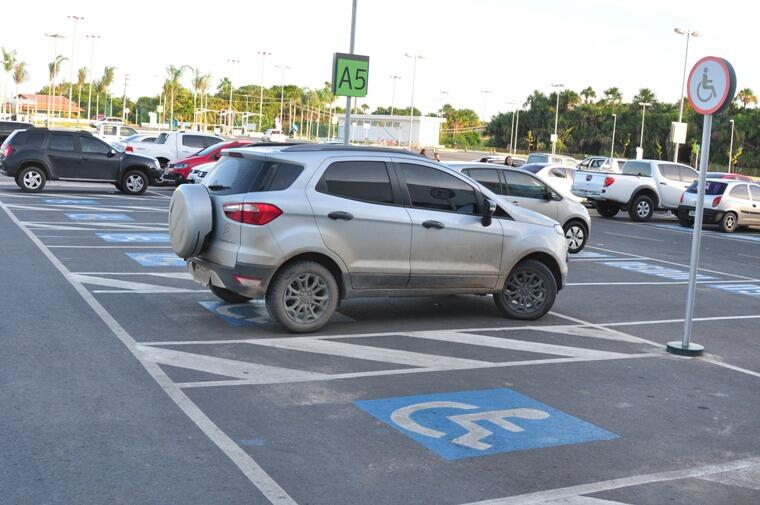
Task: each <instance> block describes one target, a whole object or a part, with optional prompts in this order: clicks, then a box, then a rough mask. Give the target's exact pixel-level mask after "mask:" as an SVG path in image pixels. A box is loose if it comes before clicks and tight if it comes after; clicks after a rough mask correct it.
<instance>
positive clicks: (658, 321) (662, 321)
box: [599, 314, 760, 328]
mask: <svg viewBox="0 0 760 505" xmlns="http://www.w3.org/2000/svg"><path fill="white" fill-rule="evenodd" d="M743 319H760V314H749V315H743V316H712V317H695V318H694V321H695V322H706V321H740V320H743ZM683 321H684V320H683V318H681V319H652V320H650V321H625V322H615V323H599V326H600V327H602V328H607V327H610V326H648V325H650V324H673V323H683Z"/></svg>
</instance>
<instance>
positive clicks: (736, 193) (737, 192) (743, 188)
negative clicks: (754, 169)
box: [728, 184, 749, 200]
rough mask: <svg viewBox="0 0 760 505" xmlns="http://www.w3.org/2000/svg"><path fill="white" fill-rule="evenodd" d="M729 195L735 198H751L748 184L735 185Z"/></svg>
mask: <svg viewBox="0 0 760 505" xmlns="http://www.w3.org/2000/svg"><path fill="white" fill-rule="evenodd" d="M728 195H729V196H731V197H733V198H740V199H742V200H749V189H747V185H746V184H741V185H739V186H734V187H733V188H732V189H731V192H730V193H729V194H728Z"/></svg>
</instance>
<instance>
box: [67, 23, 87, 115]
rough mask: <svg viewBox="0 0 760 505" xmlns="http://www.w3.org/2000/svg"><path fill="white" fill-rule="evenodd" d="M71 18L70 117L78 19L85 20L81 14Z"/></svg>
mask: <svg viewBox="0 0 760 505" xmlns="http://www.w3.org/2000/svg"><path fill="white" fill-rule="evenodd" d="M67 17H68V18H69V19H73V20H74V29H73V31H72V33H71V59H70V60H69V84H70V86H69V116H68V118H69V119H71V99H72V96H71V93H72V88H73V86H71V84H73V83H74V47H75V46H76V39H77V21H83V20H84V18H83V17H80V16H67Z"/></svg>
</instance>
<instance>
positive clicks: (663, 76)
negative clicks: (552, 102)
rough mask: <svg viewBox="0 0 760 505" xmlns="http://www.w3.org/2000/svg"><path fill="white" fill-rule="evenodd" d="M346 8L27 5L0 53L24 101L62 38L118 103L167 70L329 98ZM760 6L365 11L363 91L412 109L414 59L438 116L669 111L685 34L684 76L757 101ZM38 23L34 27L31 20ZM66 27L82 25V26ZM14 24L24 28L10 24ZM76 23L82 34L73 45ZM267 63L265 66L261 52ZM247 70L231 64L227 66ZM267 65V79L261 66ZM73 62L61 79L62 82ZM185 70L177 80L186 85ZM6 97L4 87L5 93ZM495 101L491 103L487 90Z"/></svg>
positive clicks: (422, 5) (409, 2)
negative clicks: (537, 99) (686, 32)
mask: <svg viewBox="0 0 760 505" xmlns="http://www.w3.org/2000/svg"><path fill="white" fill-rule="evenodd" d="M351 3H352V2H351V0H321V1H318V0H287V1H273V0H265V1H262V0H248V1H245V2H243V1H225V0H218V1H216V2H213V3H209V2H198V1H196V0H186V1H179V0H157V1H156V0H154V1H151V2H148V1H145V0H132V1H131V2H125V3H121V2H104V1H102V0H67V1H63V2H53V1H51V0H45V1H44V2H41V4H42V5H40V6H39V8H38V9H37V10H35V12H34V13H33V14H30V12H29V7H28V6H26V5H25V4H24V3H23V2H9V3H8V4H7V5H4V6H3V14H4V16H3V18H4V19H5V23H4V26H3V29H2V31H0V46H2V47H5V48H6V49H16V50H17V51H18V55H19V58H20V59H21V60H23V61H26V62H27V64H28V68H29V73H30V74H31V80H30V81H29V82H28V83H26V84H25V85H23V86H22V88H21V89H20V90H19V91H21V92H24V91H26V92H30V91H36V90H37V89H39V88H40V87H42V86H43V85H45V84H46V82H47V70H46V67H47V63H48V62H50V61H52V59H53V55H54V46H53V42H52V39H48V38H46V37H45V33H59V34H61V35H64V36H65V37H66V39H63V40H59V41H58V47H57V50H58V53H59V54H62V55H64V56H66V57H67V58H70V57H71V53H72V40H73V41H74V47H73V49H74V58H73V69H74V71H73V72H72V74H73V75H76V69H77V68H79V67H82V66H89V65H90V58H91V49H92V46H91V39H86V38H85V35H87V34H97V35H100V36H101V38H100V39H97V43H96V44H95V48H94V53H93V54H94V58H93V68H94V69H95V72H94V73H95V75H98V76H99V75H101V74H102V71H103V66H104V65H112V66H115V67H116V78H115V83H114V85H113V86H112V88H111V91H112V93H114V94H116V95H121V94H122V92H123V86H124V76H125V74H128V75H129V82H128V86H127V95H128V96H129V97H130V98H132V99H135V98H137V97H139V96H142V95H157V94H158V93H159V92H160V86H161V82H162V81H163V79H164V78H165V72H166V71H165V69H166V67H167V66H168V65H172V64H173V65H190V66H193V67H197V68H199V69H200V70H201V71H203V72H208V73H211V75H212V77H213V79H214V86H215V85H216V83H218V80H219V79H221V78H222V77H224V76H229V75H232V80H233V83H234V85H235V86H239V85H241V84H258V83H260V82H261V76H262V70H263V76H264V84H265V86H272V85H279V84H280V82H281V81H282V73H281V70H280V69H277V68H275V65H280V66H287V67H290V69H289V70H286V72H285V76H284V77H285V79H284V80H285V82H286V83H293V84H297V85H300V86H307V87H321V85H322V83H324V82H325V81H329V80H330V79H331V75H330V74H331V70H332V55H333V53H334V52H348V49H349V39H350V23H351ZM758 14H760V5H757V4H754V3H753V2H747V1H740V0H723V1H721V2H708V1H705V0H689V1H681V0H636V1H632V0H528V1H526V0H520V1H516V0H467V1H463V0H459V1H451V0H437V1H436V0H405V1H404V0H358V8H357V26H356V48H355V52H356V53H357V54H363V55H368V56H369V57H370V68H369V86H368V91H369V94H368V96H367V97H366V98H365V99H360V104H361V103H365V102H366V103H367V104H368V105H370V107H371V108H372V109H373V110H374V108H375V107H376V106H380V105H385V106H387V105H390V103H391V99H392V95H393V84H392V83H393V81H394V80H393V79H391V77H390V76H391V75H398V76H400V77H401V79H398V80H396V89H395V98H394V102H395V105H396V106H397V107H408V106H409V104H410V102H411V94H412V93H411V88H412V66H413V63H412V59H410V58H407V57H405V56H404V55H405V53H409V54H417V55H421V56H423V59H421V60H418V63H417V72H416V79H415V96H414V104H415V106H416V107H418V108H420V109H422V110H423V112H434V111H436V110H437V109H439V108H440V107H441V105H442V104H443V103H451V104H452V105H453V106H455V107H468V108H472V109H474V110H475V111H476V112H477V113H478V115H481V116H482V115H483V114H484V111H485V116H486V117H490V116H491V115H493V114H496V113H498V112H503V111H508V110H512V109H513V108H514V107H515V105H513V104H510V102H514V103H518V104H522V103H523V102H524V101H525V98H526V97H527V96H528V95H529V94H530V93H531V92H532V91H533V90H534V89H539V90H542V91H544V92H546V93H549V92H551V91H552V88H551V84H553V83H562V84H564V85H565V86H567V87H569V88H571V89H574V90H576V91H580V90H581V89H583V88H585V87H586V86H591V87H593V88H594V89H595V90H596V92H597V94H598V95H599V96H601V95H602V91H603V90H604V89H606V88H609V87H611V86H617V87H618V88H620V89H621V90H622V91H623V94H624V98H625V99H626V100H630V99H631V98H632V97H633V96H634V95H635V94H636V92H637V91H638V89H639V88H642V87H648V88H650V89H652V90H654V92H655V93H656V95H657V97H658V99H659V100H661V101H670V102H677V101H678V99H679V97H680V89H681V78H682V72H683V58H684V50H685V43H686V38H685V36H682V35H677V34H676V33H674V31H673V29H674V28H675V27H682V28H691V29H692V30H696V31H699V32H700V33H701V36H700V37H698V38H692V39H691V44H690V50H689V68H690V67H691V65H693V63H694V62H696V61H697V60H698V59H699V58H700V57H702V56H707V55H714V56H722V57H724V58H726V59H728V60H729V61H730V62H731V63H732V64H733V66H734V68H735V69H736V74H737V80H738V89H741V88H744V87H750V88H754V89H756V90H760V66H759V65H757V63H756V62H757V57H756V54H757V52H758V49H760V42H758V39H757V37H756V34H755V32H754V30H755V29H757V28H756V26H755V25H756V20H757V17H758ZM30 16H32V17H33V18H34V19H33V22H29V23H25V22H23V20H24V19H25V18H29V17H30ZM67 16H81V17H84V18H85V19H84V20H83V21H79V22H74V21H72V20H70V19H68V18H67ZM12 20H17V21H16V22H14V21H12ZM74 25H76V37H72V35H73V33H74ZM261 51H263V52H268V53H271V55H270V56H266V57H264V58H262V57H261V56H259V54H258V53H259V52H261ZM230 59H232V60H239V63H236V64H230V63H228V60H230ZM262 62H263V69H262ZM71 68H72V66H71V65H69V64H68V63H64V64H63V65H62V67H61V75H62V76H63V77H65V78H68V76H69V72H70V69H71ZM190 78H191V77H190V73H189V72H187V73H186V75H185V77H184V79H183V83H184V84H185V86H188V87H189V86H190ZM10 91H12V89H9V92H10ZM483 91H489V93H483Z"/></svg>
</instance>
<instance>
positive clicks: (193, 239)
mask: <svg viewBox="0 0 760 505" xmlns="http://www.w3.org/2000/svg"><path fill="white" fill-rule="evenodd" d="M212 228H213V210H212V205H211V197H210V196H209V194H208V190H206V186H203V185H201V184H183V185H181V186H180V187H178V188H177V189H176V190H175V191H174V195H173V196H172V201H171V204H170V205H169V236H170V237H171V244H172V249H174V252H175V253H176V254H177V256H179V257H180V258H182V259H187V258H189V257H191V256H196V255H198V254H200V252H201V251H202V249H203V245H204V242H205V240H206V236H208V234H209V233H211V230H212Z"/></svg>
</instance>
